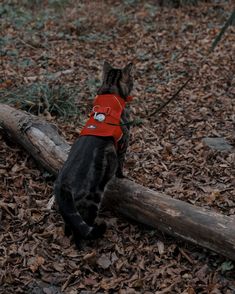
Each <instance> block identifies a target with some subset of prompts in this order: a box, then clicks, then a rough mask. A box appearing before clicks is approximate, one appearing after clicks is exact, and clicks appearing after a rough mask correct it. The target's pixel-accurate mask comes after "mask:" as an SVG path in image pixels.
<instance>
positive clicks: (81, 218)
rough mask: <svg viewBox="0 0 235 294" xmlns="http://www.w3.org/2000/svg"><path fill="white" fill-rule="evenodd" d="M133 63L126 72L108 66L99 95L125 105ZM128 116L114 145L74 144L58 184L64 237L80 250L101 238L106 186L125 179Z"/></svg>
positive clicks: (95, 139)
mask: <svg viewBox="0 0 235 294" xmlns="http://www.w3.org/2000/svg"><path fill="white" fill-rule="evenodd" d="M132 69H133V65H132V63H130V64H128V65H127V66H126V67H125V68H124V69H117V68H113V67H112V66H111V65H110V64H109V63H107V62H105V63H104V67H103V83H102V86H101V88H100V89H99V90H98V93H97V94H98V95H104V94H116V95H118V96H119V97H121V98H122V99H124V100H125V101H126V99H127V97H128V95H129V94H130V92H131V90H132V88H133V77H132ZM128 121H129V113H128V110H127V109H126V108H124V110H123V112H122V115H121V121H120V124H121V125H122V124H124V125H122V126H121V129H122V132H123V136H122V138H121V139H120V140H119V141H118V143H117V145H115V143H114V139H113V138H112V137H100V136H80V137H79V138H78V140H77V141H76V142H75V143H74V145H73V146H72V148H71V151H70V153H69V156H68V159H67V161H66V162H65V164H64V166H63V168H62V170H61V171H60V173H59V176H58V178H57V180H56V183H55V195H56V200H57V203H58V206H59V211H60V213H61V215H62V217H63V219H64V222H65V234H66V235H70V234H71V233H72V234H73V237H74V241H75V243H76V245H77V247H78V248H79V247H80V240H81V239H96V238H99V237H101V236H102V235H103V234H104V232H105V229H106V225H105V224H104V223H101V224H99V225H98V224H96V223H95V220H96V217H97V213H98V210H99V207H100V204H101V201H102V197H103V192H104V189H105V186H106V185H107V183H108V182H109V181H110V179H111V178H112V177H113V176H114V175H115V174H116V176H118V177H123V173H122V169H123V161H124V156H125V152H126V149H127V145H128V140H129V125H128V124H126V125H125V123H126V122H128Z"/></svg>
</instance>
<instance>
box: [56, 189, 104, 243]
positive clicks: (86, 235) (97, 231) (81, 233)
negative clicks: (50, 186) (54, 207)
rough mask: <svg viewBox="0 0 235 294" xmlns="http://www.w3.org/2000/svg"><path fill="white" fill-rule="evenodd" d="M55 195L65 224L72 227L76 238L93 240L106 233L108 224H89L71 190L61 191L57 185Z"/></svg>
mask: <svg viewBox="0 0 235 294" xmlns="http://www.w3.org/2000/svg"><path fill="white" fill-rule="evenodd" d="M55 196H56V200H57V203H58V206H59V211H60V213H61V215H62V217H63V219H64V221H65V225H66V226H68V227H69V228H70V229H71V231H72V233H73V235H74V237H75V238H77V237H80V238H82V239H87V240H93V239H98V238H100V237H102V235H103V234H104V233H105V230H106V225H105V224H104V223H102V224H99V225H98V224H95V225H93V226H89V225H88V224H87V223H86V222H85V221H84V220H83V218H82V216H81V215H80V213H79V211H78V210H77V209H76V206H75V203H74V200H73V197H72V195H71V193H70V192H69V191H64V190H63V191H61V189H58V188H57V187H56V186H55Z"/></svg>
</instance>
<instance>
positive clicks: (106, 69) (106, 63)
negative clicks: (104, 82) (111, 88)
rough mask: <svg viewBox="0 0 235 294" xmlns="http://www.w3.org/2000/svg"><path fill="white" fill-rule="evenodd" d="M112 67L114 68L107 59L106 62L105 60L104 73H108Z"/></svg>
mask: <svg viewBox="0 0 235 294" xmlns="http://www.w3.org/2000/svg"><path fill="white" fill-rule="evenodd" d="M111 69H112V66H111V65H110V64H109V63H108V62H107V61H105V62H104V65H103V73H104V74H106V73H108V72H109V71H110V70H111Z"/></svg>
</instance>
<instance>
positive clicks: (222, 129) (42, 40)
mask: <svg viewBox="0 0 235 294" xmlns="http://www.w3.org/2000/svg"><path fill="white" fill-rule="evenodd" d="M18 2H19V3H20V4H17V3H18ZM18 2H17V1H3V2H2V4H1V6H0V17H1V30H0V61H1V67H0V102H2V103H8V104H11V105H13V106H15V107H18V108H21V109H27V110H29V111H31V112H33V113H36V114H38V115H42V112H43V106H42V104H40V103H39V101H40V98H42V97H43V99H44V100H45V98H47V100H48V103H49V106H50V108H49V110H50V115H49V114H48V115H47V119H48V120H50V121H52V122H53V123H55V124H57V126H58V127H59V129H60V130H61V133H62V134H63V136H64V137H65V138H66V139H67V140H68V142H69V143H71V144H72V143H73V142H74V140H75V139H76V138H77V137H78V134H79V131H80V129H81V127H82V125H84V122H85V120H86V118H87V114H88V113H89V111H90V109H91V105H92V100H93V98H94V96H95V93H96V90H97V87H98V86H99V85H100V75H101V71H102V64H103V61H104V60H107V61H109V62H110V63H111V64H113V65H114V66H117V67H122V66H124V65H126V64H127V63H128V62H130V61H132V62H134V64H135V90H134V93H133V95H134V100H133V103H132V104H131V110H132V116H133V118H135V119H140V120H141V124H140V125H137V126H134V127H133V128H132V130H131V142H130V146H129V149H128V153H127V158H126V163H125V173H126V175H127V176H128V177H129V178H132V179H133V180H135V181H136V182H138V183H140V184H141V185H143V186H145V187H149V188H150V189H153V190H158V191H162V192H164V193H166V194H168V195H170V196H171V197H174V198H177V199H180V200H182V201H187V202H189V203H191V204H193V205H195V206H203V207H205V208H208V209H211V210H214V211H217V212H219V213H222V214H225V215H234V214H235V191H234V185H235V179H234V174H235V165H234V163H235V152H234V148H235V132H234V128H235V125H234V121H235V99H234V97H235V78H234V77H235V59H234V56H235V26H230V27H229V28H228V29H227V31H226V33H225V35H224V36H223V38H222V40H221V41H220V43H219V44H218V46H217V47H216V49H215V50H214V52H212V53H211V54H210V55H209V56H208V58H207V59H204V57H205V56H206V55H207V52H208V50H209V48H210V46H211V45H212V42H213V40H214V38H215V37H216V35H217V34H218V33H219V31H220V29H221V27H222V26H223V24H224V23H225V21H226V20H227V19H228V17H229V15H230V14H231V11H232V1H207V2H206V3H205V2H203V1H202V2H199V3H198V5H196V6H190V5H186V6H183V7H180V8H177V9H176V8H172V7H159V6H158V5H157V4H156V3H157V1H150V0H149V1H137V0H136V1H135V0H125V1H115V0H107V1H99V0H96V1H65V0H61V1H58V0H47V1H46V0H45V1H36V0H34V1H29V0H28V1H27V0H24V1H18ZM188 74H193V80H192V81H191V82H190V83H189V85H188V86H187V87H186V88H185V89H184V90H183V91H182V92H181V93H180V95H179V97H178V98H177V99H175V100H174V101H173V102H172V103H170V104H169V105H168V106H166V107H165V108H164V109H163V110H162V111H161V112H159V113H157V114H156V115H153V116H151V115H150V114H151V113H152V112H153V111H154V110H155V109H157V108H158V107H159V106H160V105H161V104H162V103H163V102H165V101H166V100H167V99H168V98H169V97H170V96H171V95H172V94H173V93H175V92H176V90H177V89H178V88H179V87H180V86H181V85H182V84H183V83H184V82H185V80H186V78H187V76H188ZM41 100H42V99H41ZM208 137H212V138H223V139H225V140H226V141H227V142H228V144H229V145H228V146H225V147H224V150H222V151H221V150H217V149H216V148H217V147H213V146H212V147H210V146H208V145H207V144H206V143H205V141H204V139H205V138H208ZM0 146H1V148H0V180H1V186H0V195H1V199H0V221H1V226H0V293H6V294H8V293H30V294H42V293H45V294H56V293H68V294H76V293H81V294H82V293H83V294H89V293H120V294H125V293H128V294H131V293H145V294H148V293H157V294H163V293H185V294H186V293H187V294H194V293H196V294H198V293H211V294H212V293H213V294H220V293H226V294H232V293H235V266H234V263H233V262H231V261H230V260H227V259H225V258H224V257H223V256H220V255H218V254H215V253H213V252H210V251H209V250H205V249H202V248H199V247H197V246H194V245H191V244H189V243H186V242H183V241H180V240H176V239H174V238H171V237H169V236H166V235H164V234H163V233H161V232H158V231H156V230H153V229H151V228H146V227H144V226H142V225H138V224H135V223H130V222H129V220H125V219H123V218H121V217H120V216H117V215H112V214H111V213H106V217H105V219H106V221H107V224H108V230H107V232H106V234H105V236H104V238H102V239H100V240H98V241H96V242H92V243H89V244H87V246H86V247H85V249H84V250H82V251H80V252H79V251H77V250H76V249H75V246H74V245H73V243H72V242H70V240H69V239H68V238H66V237H64V235H63V222H62V219H61V217H60V215H59V214H58V212H57V210H56V209H55V208H53V209H52V210H51V211H48V209H47V204H48V201H49V199H50V198H51V196H52V195H53V181H54V179H53V178H52V177H51V176H50V175H49V174H48V173H47V172H46V171H45V170H42V169H41V168H40V167H39V166H38V165H37V163H36V162H35V161H34V160H33V159H32V158H31V156H29V154H27V153H26V152H25V151H24V150H22V149H21V147H20V146H18V145H16V144H15V143H14V142H11V141H10V140H8V139H7V140H6V137H5V135H4V132H3V130H2V131H1V130H0ZM108 214H109V215H108Z"/></svg>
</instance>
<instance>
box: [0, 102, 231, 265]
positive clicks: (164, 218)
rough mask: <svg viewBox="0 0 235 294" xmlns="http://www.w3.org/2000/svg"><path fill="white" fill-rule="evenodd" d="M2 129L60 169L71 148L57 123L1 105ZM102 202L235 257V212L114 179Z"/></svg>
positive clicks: (54, 170)
mask: <svg viewBox="0 0 235 294" xmlns="http://www.w3.org/2000/svg"><path fill="white" fill-rule="evenodd" d="M0 123H1V126H2V128H3V129H4V130H5V131H6V132H7V133H8V134H9V135H10V136H11V137H12V138H13V139H14V140H15V141H17V142H18V143H19V144H20V145H22V146H23V147H24V148H25V149H26V150H27V151H28V152H29V153H30V154H31V155H32V156H33V157H34V158H35V159H36V161H37V162H39V163H40V164H41V165H42V166H43V167H44V168H45V169H47V170H48V171H49V172H51V173H53V174H55V175H56V174H57V172H58V170H59V168H60V167H61V166H62V164H63V162H64V161H65V160H66V158H67V155H68V152H69V150H70V146H69V144H68V143H67V142H66V140H65V139H64V138H62V137H61V136H60V135H59V134H58V132H57V128H56V127H55V126H54V125H52V124H49V123H47V122H45V121H43V120H42V119H40V118H38V117H36V116H33V115H31V114H29V113H26V112H23V111H20V110H16V109H14V108H12V107H10V106H7V105H4V104H0ZM104 205H105V206H106V207H108V208H109V209H110V210H113V211H116V212H117V213H119V214H122V215H124V216H126V217H129V218H131V219H134V220H135V221H138V222H141V223H143V224H146V225H149V226H151V227H153V228H157V229H159V230H161V231H163V232H166V233H167V234H170V235H172V236H176V237H180V238H181V239H183V240H186V241H190V242H192V243H194V244H197V245H200V246H203V247H205V248H208V249H211V250H213V251H215V252H217V253H219V254H222V255H224V256H226V257H228V258H230V259H232V260H235V217H228V216H224V215H222V214H218V213H216V212H213V211H210V210H208V209H204V208H200V207H196V206H193V205H191V204H188V203H186V202H183V201H180V200H176V199H173V198H171V197H169V196H167V195H165V194H163V193H159V192H156V191H152V190H150V189H147V188H145V187H143V186H141V185H139V184H136V183H134V182H133V181H130V180H127V179H122V180H121V179H114V180H113V181H112V182H111V183H110V184H109V185H108V187H107V189H106V192H105V197H104Z"/></svg>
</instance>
